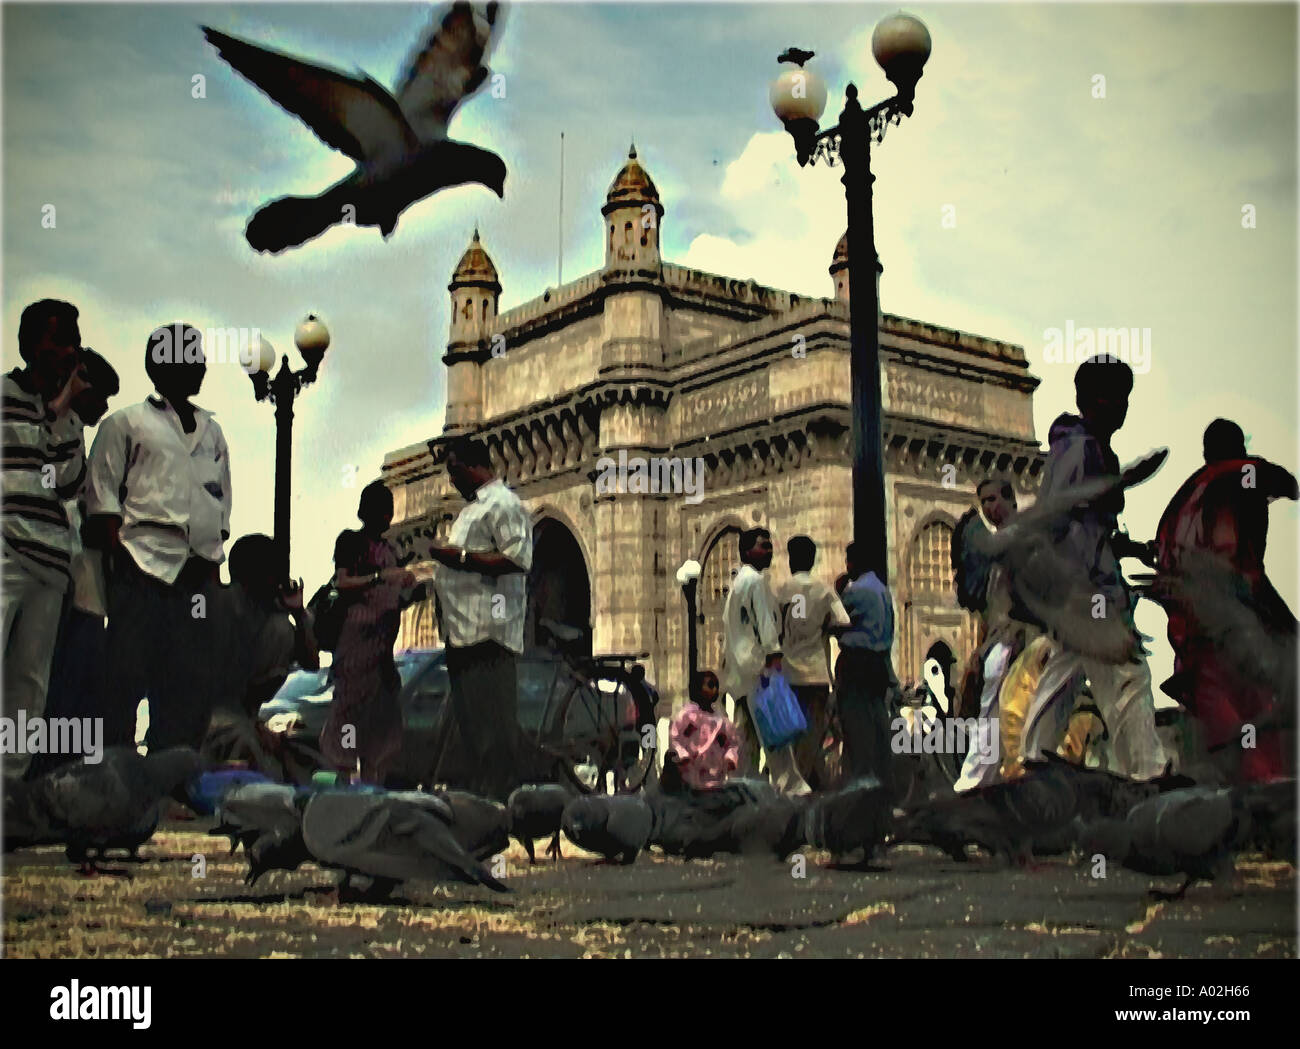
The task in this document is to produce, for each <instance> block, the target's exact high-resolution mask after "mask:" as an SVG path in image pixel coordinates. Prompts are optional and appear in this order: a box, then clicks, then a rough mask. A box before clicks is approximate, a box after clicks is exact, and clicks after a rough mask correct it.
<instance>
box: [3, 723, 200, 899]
mask: <svg viewBox="0 0 1300 1049" xmlns="http://www.w3.org/2000/svg"><path fill="white" fill-rule="evenodd" d="M200 768H201V762H200V760H199V756H198V754H197V753H195V752H194V751H193V750H190V749H189V748H187V747H175V748H172V749H171V750H164V751H160V752H158V753H157V754H150V755H148V756H143V755H141V754H139V753H138V752H137V751H136V750H135V748H133V747H126V746H116V747H108V748H106V749H105V750H104V752H103V754H102V756H101V760H100V761H99V762H98V763H97V764H93V765H92V764H90V763H89V762H86V761H81V762H77V763H75V764H67V765H61V766H59V767H58V768H56V769H52V770H51V771H50V772H47V773H46V774H45V775H44V776H41V777H39V778H38V779H36V780H33V781H32V782H30V783H15V784H12V785H6V787H5V791H6V794H7V797H6V805H5V809H6V816H7V817H8V816H10V815H11V814H12V816H13V825H12V826H10V825H9V824H10V820H9V819H6V827H5V847H6V848H10V847H21V846H23V845H38V844H58V843H62V844H64V845H66V846H67V856H68V859H69V860H70V861H72V862H73V863H77V864H79V865H80V868H81V871H82V873H83V874H92V873H94V870H95V868H94V864H93V863H92V862H91V859H90V853H91V852H94V853H95V854H96V855H97V856H98V857H100V858H102V857H103V855H104V853H105V852H106V851H107V850H109V849H125V850H126V851H127V852H128V853H130V855H131V856H132V857H133V858H135V857H136V851H137V850H138V849H139V848H140V846H141V845H143V844H144V843H145V842H146V841H148V840H149V839H150V838H152V837H153V834H154V831H155V830H156V829H157V827H158V807H159V804H160V803H161V801H162V800H163V799H164V798H165V797H168V796H169V795H170V794H172V792H174V791H176V790H178V789H180V788H182V787H183V786H184V785H185V784H186V783H188V782H189V781H190V780H191V779H193V778H194V777H195V776H196V775H197V774H198V772H199V770H200Z"/></svg>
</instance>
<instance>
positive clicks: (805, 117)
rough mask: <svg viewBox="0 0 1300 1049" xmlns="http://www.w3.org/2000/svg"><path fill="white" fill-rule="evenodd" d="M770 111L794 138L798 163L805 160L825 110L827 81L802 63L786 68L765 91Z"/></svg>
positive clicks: (809, 152)
mask: <svg viewBox="0 0 1300 1049" xmlns="http://www.w3.org/2000/svg"><path fill="white" fill-rule="evenodd" d="M767 98H768V101H769V102H770V103H771V104H772V112H773V113H775V114H776V116H777V119H778V120H780V121H781V123H782V124H783V125H785V129H786V131H788V132H789V133H790V137H791V138H793V139H794V142H795V150H796V153H797V155H798V159H799V165H800V166H801V167H802V166H803V165H805V164H807V163H808V157H809V155H810V154H811V152H812V148H813V143H814V141H815V139H816V137H817V125H818V122H819V121H820V120H821V118H822V113H823V112H825V110H826V82H825V81H824V80H822V78H821V77H819V76H818V75H817V74H816V72H814V71H813V70H811V69H805V68H803V67H802V66H800V67H798V68H790V69H786V70H785V71H783V72H782V73H781V75H780V76H778V77H777V78H776V79H775V80H773V81H772V83H771V86H770V87H769V88H768V90H767Z"/></svg>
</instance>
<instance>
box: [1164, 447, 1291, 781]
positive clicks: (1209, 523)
mask: <svg viewBox="0 0 1300 1049" xmlns="http://www.w3.org/2000/svg"><path fill="white" fill-rule="evenodd" d="M1247 479H1249V482H1248V481H1247ZM1295 484H1296V482H1295V478H1293V477H1292V476H1291V475H1290V474H1289V473H1287V471H1285V470H1283V469H1282V468H1281V467H1279V466H1275V465H1274V464H1272V463H1270V462H1267V461H1266V460H1264V459H1259V458H1253V457H1252V458H1249V459H1228V460H1224V461H1221V462H1216V463H1210V464H1208V465H1207V466H1205V467H1203V468H1202V469H1200V470H1198V471H1197V472H1196V473H1195V474H1193V475H1192V476H1191V477H1190V478H1189V479H1188V480H1187V482H1186V483H1185V484H1184V485H1183V486H1182V488H1181V489H1179V491H1178V493H1177V494H1176V495H1175V496H1174V498H1173V499H1172V500H1171V501H1170V503H1169V507H1168V508H1167V509H1166V510H1165V513H1164V516H1163V517H1162V518H1161V520H1160V526H1159V529H1158V530H1157V533H1156V544H1157V548H1158V551H1159V567H1160V571H1161V572H1162V573H1165V574H1168V575H1171V576H1173V575H1178V574H1179V573H1181V572H1184V571H1185V570H1186V568H1187V562H1188V560H1189V558H1188V555H1189V554H1192V553H1196V554H1198V555H1202V556H1204V555H1210V556H1212V557H1213V558H1214V559H1215V560H1216V562H1217V563H1218V565H1219V567H1221V568H1225V569H1227V570H1228V572H1230V573H1231V575H1232V576H1233V577H1235V581H1236V583H1237V584H1238V586H1237V587H1236V593H1237V594H1238V595H1239V596H1240V601H1241V604H1242V609H1243V610H1244V611H1245V612H1246V613H1247V614H1248V615H1250V616H1252V617H1254V618H1255V619H1256V621H1257V628H1258V630H1259V631H1260V632H1261V633H1262V634H1265V635H1269V636H1272V637H1277V638H1286V637H1287V636H1288V635H1289V636H1291V637H1294V634H1295V617H1294V616H1293V615H1292V614H1291V611H1290V609H1288V608H1287V606H1286V603H1285V602H1284V601H1283V600H1282V598H1281V596H1280V595H1279V594H1278V593H1277V591H1276V590H1275V589H1274V588H1273V585H1272V583H1270V582H1269V580H1268V577H1267V576H1266V575H1265V573H1264V548H1265V543H1266V539H1267V534H1268V503H1269V500H1271V499H1274V498H1278V497H1289V498H1293V499H1294V498H1295ZM1188 584H1189V585H1190V586H1193V587H1194V586H1195V580H1188ZM1166 610H1167V611H1168V614H1169V643H1170V644H1171V645H1172V646H1173V650H1174V676H1173V677H1172V678H1171V679H1170V680H1169V681H1168V682H1166V683H1165V685H1164V689H1165V691H1166V692H1168V693H1169V694H1170V695H1171V696H1172V697H1173V698H1175V699H1177V700H1179V702H1181V703H1182V704H1183V705H1184V706H1186V707H1187V708H1188V709H1189V710H1190V711H1191V712H1192V713H1193V714H1194V715H1195V716H1196V717H1197V719H1198V720H1199V721H1200V722H1201V724H1202V726H1203V727H1204V730H1205V737H1206V744H1207V745H1208V746H1209V747H1211V748H1217V747H1221V746H1223V745H1225V744H1229V743H1233V742H1236V741H1237V740H1239V739H1240V738H1241V732H1242V727H1243V726H1244V725H1246V724H1256V723H1258V722H1261V721H1262V722H1264V723H1265V724H1267V723H1268V722H1269V721H1270V720H1271V719H1272V718H1273V717H1274V716H1276V714H1277V700H1278V696H1277V690H1276V688H1275V687H1274V686H1273V685H1272V684H1271V683H1270V682H1268V681H1266V680H1261V679H1260V677H1259V676H1258V675H1253V676H1252V675H1251V674H1249V673H1247V672H1243V667H1242V660H1241V659H1240V658H1232V657H1233V656H1234V655H1239V654H1236V653H1228V652H1225V651H1224V650H1223V647H1222V644H1221V642H1220V641H1219V639H1217V638H1216V637H1214V636H1212V635H1211V632H1210V631H1208V630H1207V629H1205V627H1204V625H1203V624H1202V623H1201V622H1200V621H1199V619H1198V617H1197V615H1196V613H1195V611H1194V609H1193V608H1192V607H1191V605H1190V603H1188V602H1178V601H1171V602H1169V603H1168V604H1167V606H1166ZM1286 749H1287V748H1286V746H1285V741H1284V738H1283V734H1282V733H1281V732H1278V731H1275V730H1269V729H1267V728H1261V729H1260V731H1259V733H1258V737H1257V740H1256V746H1255V747H1254V748H1243V750H1242V763H1241V777H1242V778H1243V779H1244V780H1246V781H1267V780H1270V779H1276V778H1279V777H1282V776H1284V775H1286V766H1287V764H1288V762H1287V761H1286Z"/></svg>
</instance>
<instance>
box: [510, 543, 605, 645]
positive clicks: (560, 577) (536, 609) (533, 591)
mask: <svg viewBox="0 0 1300 1049" xmlns="http://www.w3.org/2000/svg"><path fill="white" fill-rule="evenodd" d="M543 619H553V620H555V621H556V622H559V623H564V624H565V625H566V626H572V627H577V628H578V629H579V630H581V631H582V632H583V641H582V645H581V648H582V651H583V653H584V654H586V655H591V576H590V574H589V573H588V571H587V562H586V559H585V558H584V557H583V556H582V548H581V547H580V546H579V545H578V540H577V539H575V538H574V536H573V533H572V532H570V531H569V529H568V528H567V527H566V526H565V525H564V524H562V523H561V522H559V521H557V520H555V519H554V518H552V517H546V518H543V519H542V520H540V521H538V522H537V524H536V525H535V526H534V527H533V566H532V569H531V570H530V571H529V573H528V614H527V617H526V618H525V619H524V645H525V647H527V648H533V647H536V646H539V645H545V643H546V642H547V640H548V639H547V638H546V636H545V635H544V634H540V636H539V631H538V626H537V624H538V623H539V622H540V621H541V620H543Z"/></svg>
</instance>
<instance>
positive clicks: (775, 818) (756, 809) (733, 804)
mask: <svg viewBox="0 0 1300 1049" xmlns="http://www.w3.org/2000/svg"><path fill="white" fill-rule="evenodd" d="M645 800H646V803H647V804H648V805H649V806H650V810H651V813H652V815H653V818H654V827H653V830H652V831H651V836H650V843H651V844H652V845H656V846H658V847H659V848H660V849H661V850H662V851H663V852H664V853H665V854H667V855H669V856H681V857H683V858H685V859H708V858H710V857H712V856H715V855H717V854H719V853H733V854H737V855H753V856H760V855H773V856H777V857H778V858H780V859H784V858H785V857H786V856H788V855H789V854H790V853H791V852H793V851H794V850H795V849H796V848H798V847H799V845H801V844H802V837H801V835H802V826H801V824H800V816H801V814H802V811H803V807H804V805H803V799H795V798H790V797H787V796H785V795H783V794H781V793H780V792H778V791H777V790H776V789H775V788H773V787H772V785H771V784H770V783H767V782H766V781H764V780H757V779H744V778H737V779H732V780H729V781H728V782H727V783H726V784H725V785H723V786H721V787H718V788H716V789H712V790H685V791H681V792H679V793H664V792H663V791H654V792H651V793H647V794H646V797H645Z"/></svg>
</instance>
